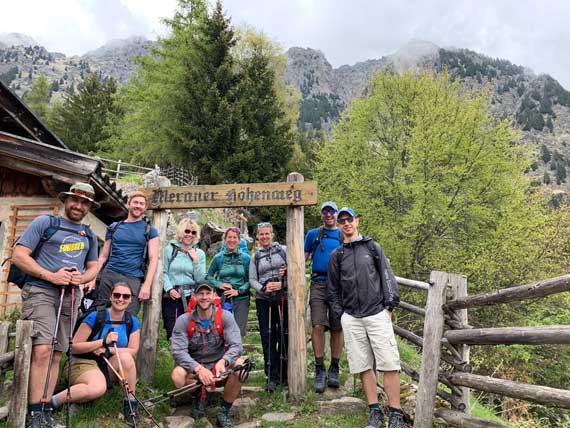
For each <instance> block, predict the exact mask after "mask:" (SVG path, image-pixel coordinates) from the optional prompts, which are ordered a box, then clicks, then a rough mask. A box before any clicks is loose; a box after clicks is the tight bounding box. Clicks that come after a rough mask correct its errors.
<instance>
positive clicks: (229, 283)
mask: <svg viewBox="0 0 570 428" xmlns="http://www.w3.org/2000/svg"><path fill="white" fill-rule="evenodd" d="M239 242H240V230H239V228H238V227H229V228H227V229H226V231H225V232H224V244H225V247H226V248H225V250H223V251H220V252H219V253H218V254H216V255H215V256H214V258H213V259H212V261H211V262H210V267H209V268H208V274H207V275H206V279H208V280H210V281H211V282H212V284H214V286H215V287H216V290H217V291H218V294H220V295H221V296H222V300H225V301H226V302H228V301H229V302H230V303H231V304H232V308H233V313H234V318H235V320H236V323H237V325H238V326H239V330H240V333H241V336H242V337H244V336H245V334H246V330H247V314H248V311H249V255H248V254H245V253H244V252H242V251H241V250H240V249H239V248H238V244H239Z"/></svg>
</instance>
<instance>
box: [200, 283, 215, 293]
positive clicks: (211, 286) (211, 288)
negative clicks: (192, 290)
mask: <svg viewBox="0 0 570 428" xmlns="http://www.w3.org/2000/svg"><path fill="white" fill-rule="evenodd" d="M202 288H207V289H209V290H210V291H214V286H213V285H212V283H211V282H210V281H203V282H201V283H200V284H198V287H196V293H197V292H198V291H200V290H201V289H202Z"/></svg>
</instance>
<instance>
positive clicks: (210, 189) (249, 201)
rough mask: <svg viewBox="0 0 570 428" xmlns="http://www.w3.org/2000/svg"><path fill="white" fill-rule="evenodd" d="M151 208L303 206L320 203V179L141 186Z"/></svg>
mask: <svg viewBox="0 0 570 428" xmlns="http://www.w3.org/2000/svg"><path fill="white" fill-rule="evenodd" d="M140 190H141V191H142V192H144V193H145V194H146V196H147V198H148V200H149V209H151V210H156V209H189V208H190V209H191V208H224V207H259V206H276V205H285V206H303V205H315V204H316V203H317V183H316V182H315V181H305V182H297V183H251V184H220V185H212V186H205V185H204V186H184V187H178V186H177V187H156V188H148V187H146V188H141V189H140Z"/></svg>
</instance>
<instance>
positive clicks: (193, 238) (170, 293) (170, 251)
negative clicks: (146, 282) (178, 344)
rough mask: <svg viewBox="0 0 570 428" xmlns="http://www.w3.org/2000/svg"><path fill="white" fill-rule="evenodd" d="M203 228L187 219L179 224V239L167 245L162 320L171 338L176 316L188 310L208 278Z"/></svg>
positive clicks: (164, 262) (164, 263)
mask: <svg viewBox="0 0 570 428" xmlns="http://www.w3.org/2000/svg"><path fill="white" fill-rule="evenodd" d="M199 241H200V227H199V226H198V225H197V224H196V222H195V221H193V220H190V219H189V218H184V219H182V220H181V221H180V223H178V226H177V227H176V239H173V240H171V241H170V242H169V243H168V245H167V246H166V247H165V248H164V258H163V272H164V284H163V289H164V293H163V295H162V319H163V321H164V329H165V330H166V337H167V338H168V339H170V336H171V335H172V329H173V328H174V324H175V323H176V319H177V318H178V317H179V316H180V315H182V314H183V313H184V310H185V309H184V308H185V307H186V305H185V304H184V303H185V302H183V301H182V299H185V300H186V302H187V301H188V300H190V297H192V294H194V288H195V287H196V285H197V284H199V283H200V282H201V281H202V280H203V279H204V278H205V277H206V254H205V253H204V251H202V250H201V249H199V248H197V247H198V242H199Z"/></svg>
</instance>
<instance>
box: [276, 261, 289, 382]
mask: <svg viewBox="0 0 570 428" xmlns="http://www.w3.org/2000/svg"><path fill="white" fill-rule="evenodd" d="M285 267H286V265H284V264H283V265H281V268H285ZM285 293H287V280H286V277H284V276H282V277H281V297H280V299H279V307H278V309H279V325H280V326H281V337H280V338H281V343H280V344H279V351H280V354H281V357H280V367H279V378H280V379H281V383H283V365H287V348H288V346H287V345H288V344H285V331H286V330H285V329H287V328H289V326H286V325H284V323H283V321H284V320H285V295H286V294H285Z"/></svg>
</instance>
